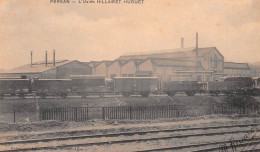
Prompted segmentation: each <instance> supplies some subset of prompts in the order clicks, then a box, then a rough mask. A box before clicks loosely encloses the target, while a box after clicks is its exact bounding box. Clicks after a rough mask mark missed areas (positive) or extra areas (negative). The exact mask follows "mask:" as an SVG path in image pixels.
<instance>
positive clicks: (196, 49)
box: [195, 32, 199, 71]
mask: <svg viewBox="0 0 260 152" xmlns="http://www.w3.org/2000/svg"><path fill="white" fill-rule="evenodd" d="M198 39H199V34H198V32H197V33H196V48H195V70H196V71H197V66H198V65H197V56H198V43H199V42H198Z"/></svg>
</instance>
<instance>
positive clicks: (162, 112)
mask: <svg viewBox="0 0 260 152" xmlns="http://www.w3.org/2000/svg"><path fill="white" fill-rule="evenodd" d="M102 113H103V117H102V118H103V119H157V118H173V117H183V116H185V114H186V112H185V106H181V105H169V106H143V107H103V112H102Z"/></svg>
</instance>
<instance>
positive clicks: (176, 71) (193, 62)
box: [118, 47, 225, 81]
mask: <svg viewBox="0 0 260 152" xmlns="http://www.w3.org/2000/svg"><path fill="white" fill-rule="evenodd" d="M118 60H128V61H127V63H129V64H131V65H132V66H130V65H129V66H128V67H127V68H125V69H127V70H126V71H127V72H128V73H127V74H124V73H123V71H122V70H123V69H124V68H123V66H124V65H122V66H121V75H122V74H124V75H122V76H129V75H130V76H133V75H134V76H140V75H141V76H155V77H158V78H159V80H161V81H185V80H188V81H193V80H194V81H195V80H198V81H212V80H215V79H217V78H218V77H220V76H224V75H225V74H224V57H223V55H222V54H221V53H220V52H219V51H218V49H217V48H216V47H207V48H181V49H176V50H162V51H158V53H151V54H141V55H127V56H121V57H119V58H118ZM134 61H138V62H135V63H134Z"/></svg>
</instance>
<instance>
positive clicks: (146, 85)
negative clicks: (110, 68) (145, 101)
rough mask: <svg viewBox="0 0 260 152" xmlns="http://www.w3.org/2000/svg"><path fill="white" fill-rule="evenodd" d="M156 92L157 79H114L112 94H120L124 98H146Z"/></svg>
mask: <svg viewBox="0 0 260 152" xmlns="http://www.w3.org/2000/svg"><path fill="white" fill-rule="evenodd" d="M157 91H158V79H157V78H155V77H115V78H114V93H122V94H123V96H124V97H129V96H130V95H131V94H140V95H142V96H143V97H148V96H149V94H150V93H156V92H157Z"/></svg>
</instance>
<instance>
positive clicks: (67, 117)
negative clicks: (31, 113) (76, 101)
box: [39, 107, 88, 121]
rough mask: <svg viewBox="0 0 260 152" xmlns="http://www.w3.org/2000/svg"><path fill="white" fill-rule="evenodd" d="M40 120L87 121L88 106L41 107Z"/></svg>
mask: <svg viewBox="0 0 260 152" xmlns="http://www.w3.org/2000/svg"><path fill="white" fill-rule="evenodd" d="M39 120H62V121H86V120H88V108H87V107H64V108H52V109H40V111H39Z"/></svg>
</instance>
